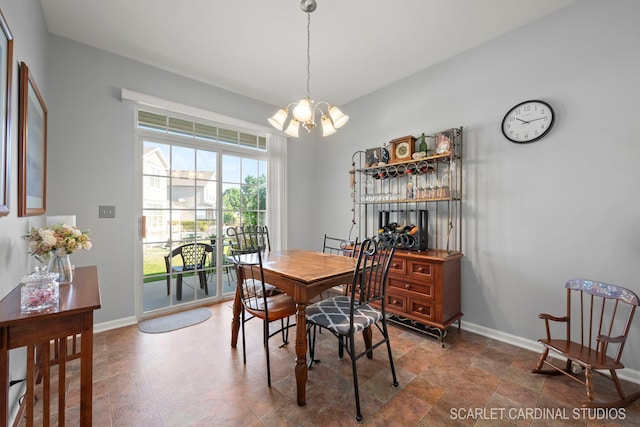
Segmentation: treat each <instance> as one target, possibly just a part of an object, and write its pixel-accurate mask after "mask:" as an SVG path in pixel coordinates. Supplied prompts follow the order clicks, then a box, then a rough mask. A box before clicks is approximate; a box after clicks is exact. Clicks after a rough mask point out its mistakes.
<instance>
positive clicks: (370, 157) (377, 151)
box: [364, 147, 382, 168]
mask: <svg viewBox="0 0 640 427" xmlns="http://www.w3.org/2000/svg"><path fill="white" fill-rule="evenodd" d="M380 161H382V148H380V147H376V148H367V150H366V151H365V162H364V166H365V167H367V168H369V167H374V166H378V163H379V162H380Z"/></svg>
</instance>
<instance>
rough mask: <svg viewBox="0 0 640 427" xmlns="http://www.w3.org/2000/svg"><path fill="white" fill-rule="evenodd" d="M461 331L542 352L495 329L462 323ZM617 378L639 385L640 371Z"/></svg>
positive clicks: (536, 345) (622, 373)
mask: <svg viewBox="0 0 640 427" xmlns="http://www.w3.org/2000/svg"><path fill="white" fill-rule="evenodd" d="M461 329H464V330H465V331H469V332H473V333H475V334H478V335H482V336H484V337H487V338H491V339H494V340H496V341H501V342H504V343H507V344H511V345H515V346H516V347H520V348H524V349H526V350H531V351H533V352H534V353H540V352H541V351H542V348H543V347H542V345H541V344H539V343H538V342H537V341H533V340H530V339H527V338H522V337H519V336H517V335H511V334H507V333H505V332H501V331H496V330H495V329H489V328H486V327H484V326H480V325H476V324H474V323H470V322H462V323H461ZM618 377H620V378H621V379H624V380H627V381H630V382H632V383H635V384H640V371H637V370H634V369H629V368H624V369H621V370H620V371H618Z"/></svg>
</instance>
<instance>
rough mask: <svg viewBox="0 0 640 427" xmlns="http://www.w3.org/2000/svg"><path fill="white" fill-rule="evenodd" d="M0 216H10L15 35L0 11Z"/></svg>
mask: <svg viewBox="0 0 640 427" xmlns="http://www.w3.org/2000/svg"><path fill="white" fill-rule="evenodd" d="M0 27H1V28H2V34H3V37H0V123H1V124H0V216H5V215H8V214H9V181H10V179H9V178H10V176H11V171H10V166H11V86H12V83H11V74H12V70H13V35H12V34H11V30H9V26H8V25H7V21H6V20H5V19H4V15H3V14H2V11H0Z"/></svg>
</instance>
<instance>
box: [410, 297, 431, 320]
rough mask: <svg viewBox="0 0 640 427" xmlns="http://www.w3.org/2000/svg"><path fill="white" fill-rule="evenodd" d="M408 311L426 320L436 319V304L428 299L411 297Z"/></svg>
mask: <svg viewBox="0 0 640 427" xmlns="http://www.w3.org/2000/svg"><path fill="white" fill-rule="evenodd" d="M408 313H409V314H412V315H414V316H416V317H418V318H422V319H424V320H428V321H434V320H435V319H434V318H435V306H434V305H433V304H430V303H428V302H426V301H420V300H413V299H409V310H408Z"/></svg>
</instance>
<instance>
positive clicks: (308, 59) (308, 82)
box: [307, 12, 311, 99]
mask: <svg viewBox="0 0 640 427" xmlns="http://www.w3.org/2000/svg"><path fill="white" fill-rule="evenodd" d="M307 98H309V99H311V12H307Z"/></svg>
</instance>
